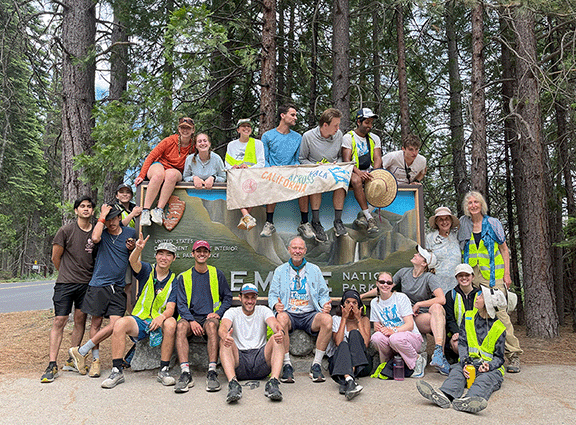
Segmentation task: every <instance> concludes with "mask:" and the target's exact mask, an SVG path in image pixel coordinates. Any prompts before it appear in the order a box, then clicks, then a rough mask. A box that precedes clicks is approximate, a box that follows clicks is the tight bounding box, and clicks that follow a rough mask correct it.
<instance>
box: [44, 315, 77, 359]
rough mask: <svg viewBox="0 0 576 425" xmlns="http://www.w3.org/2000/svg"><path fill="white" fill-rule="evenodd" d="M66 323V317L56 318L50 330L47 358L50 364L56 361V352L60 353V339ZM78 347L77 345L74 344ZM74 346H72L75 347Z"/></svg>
mask: <svg viewBox="0 0 576 425" xmlns="http://www.w3.org/2000/svg"><path fill="white" fill-rule="evenodd" d="M66 322H68V316H56V317H54V322H53V323H52V329H50V348H49V357H50V361H51V362H55V361H57V360H58V351H60V344H62V337H63V335H64V327H65V326H66ZM76 345H78V344H76ZM76 345H72V346H73V347H76Z"/></svg>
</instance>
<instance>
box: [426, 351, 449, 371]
mask: <svg viewBox="0 0 576 425" xmlns="http://www.w3.org/2000/svg"><path fill="white" fill-rule="evenodd" d="M430 366H434V367H435V368H436V369H437V370H438V372H440V374H442V375H448V374H449V373H450V363H448V360H446V357H444V353H443V352H442V348H441V347H436V348H435V349H434V354H432V361H431V362H430Z"/></svg>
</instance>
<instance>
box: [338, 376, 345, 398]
mask: <svg viewBox="0 0 576 425" xmlns="http://www.w3.org/2000/svg"><path fill="white" fill-rule="evenodd" d="M338 393H340V394H342V395H344V394H346V380H345V379H342V380H341V381H340V383H339V384H338Z"/></svg>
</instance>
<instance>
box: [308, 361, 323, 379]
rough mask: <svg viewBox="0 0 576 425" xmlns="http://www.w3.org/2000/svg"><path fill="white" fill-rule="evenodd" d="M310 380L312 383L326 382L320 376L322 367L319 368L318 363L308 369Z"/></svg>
mask: <svg viewBox="0 0 576 425" xmlns="http://www.w3.org/2000/svg"><path fill="white" fill-rule="evenodd" d="M310 378H311V379H312V382H324V381H325V380H326V378H324V375H322V366H320V363H314V364H313V365H312V366H311V367H310Z"/></svg>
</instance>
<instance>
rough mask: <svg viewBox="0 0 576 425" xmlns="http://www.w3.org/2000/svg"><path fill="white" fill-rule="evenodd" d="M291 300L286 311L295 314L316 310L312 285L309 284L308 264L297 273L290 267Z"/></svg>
mask: <svg viewBox="0 0 576 425" xmlns="http://www.w3.org/2000/svg"><path fill="white" fill-rule="evenodd" d="M289 273H290V300H289V301H288V305H287V306H286V311H288V312H290V313H295V314H302V313H310V312H312V311H314V310H315V308H314V303H313V302H312V298H311V296H310V287H309V286H308V275H307V273H306V266H304V267H303V268H302V269H300V273H296V270H294V269H293V268H292V267H290V271H289Z"/></svg>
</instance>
